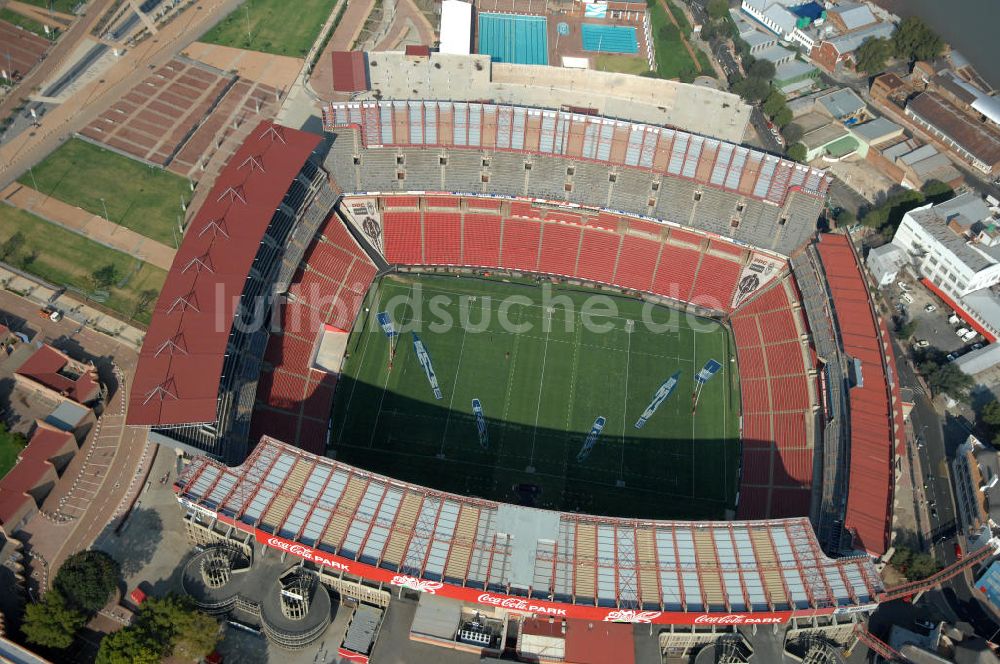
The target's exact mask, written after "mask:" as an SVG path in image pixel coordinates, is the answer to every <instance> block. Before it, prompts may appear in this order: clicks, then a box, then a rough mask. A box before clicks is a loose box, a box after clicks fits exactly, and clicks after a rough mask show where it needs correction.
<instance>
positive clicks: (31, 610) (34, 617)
mask: <svg viewBox="0 0 1000 664" xmlns="http://www.w3.org/2000/svg"><path fill="white" fill-rule="evenodd" d="M85 624H87V616H85V615H84V614H83V613H82V612H80V611H77V610H76V609H73V608H71V607H69V606H68V605H67V603H66V599H65V598H64V597H63V596H62V593H60V592H59V591H58V590H50V591H49V592H48V593H46V595H45V599H43V600H42V601H41V602H35V603H33V604H29V605H28V606H27V607H25V610H24V623H23V624H22V625H21V631H22V632H23V633H24V638H26V639H27V640H28V641H29V642H30V643H34V644H36V645H40V646H45V647H47V648H56V649H58V650H62V649H64V648H68V647H70V646H71V645H72V644H73V637H74V636H75V635H76V633H77V632H78V631H79V630H80V628H81V627H83V626H84V625H85Z"/></svg>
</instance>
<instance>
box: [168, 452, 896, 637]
mask: <svg viewBox="0 0 1000 664" xmlns="http://www.w3.org/2000/svg"><path fill="white" fill-rule="evenodd" d="M175 490H176V492H177V494H178V499H179V501H180V502H181V503H182V504H183V505H185V506H187V507H188V508H190V509H195V510H199V511H201V512H203V513H205V512H208V513H209V514H210V515H211V516H212V517H215V518H218V519H219V520H220V521H222V522H223V523H225V524H227V525H233V526H235V527H236V528H238V529H240V530H243V531H244V532H248V533H252V534H253V535H254V537H255V539H256V541H257V542H258V543H260V544H262V545H267V546H270V547H273V548H277V549H281V550H283V551H286V552H288V553H291V554H293V555H297V556H299V557H302V558H305V559H306V560H310V561H312V562H314V563H316V564H318V565H320V566H326V567H330V568H332V569H333V570H334V571H338V572H344V573H347V574H350V575H354V576H359V577H362V578H365V579H369V580H371V581H374V582H380V583H389V584H394V585H401V586H405V587H409V588H413V589H415V590H421V591H424V592H431V593H433V594H436V595H440V596H445V597H451V598H453V599H462V600H467V601H472V602H478V603H480V604H487V605H495V606H506V607H511V608H523V609H525V610H529V611H531V610H535V611H534V612H539V613H547V614H549V615H558V616H563V617H567V618H585V619H596V620H621V621H626V622H628V621H636V622H664V623H666V622H671V623H677V622H688V623H693V622H695V621H696V620H697V622H698V623H699V624H700V623H712V622H713V621H712V620H711V618H710V616H709V615H706V614H712V613H720V614H723V615H731V614H733V613H739V612H745V614H743V615H745V616H747V615H748V616H754V615H756V616H760V618H761V619H760V620H759V622H768V623H778V622H785V621H786V620H787V619H788V618H789V617H790V616H791V614H792V612H794V614H795V615H796V616H808V615H812V614H828V613H832V612H834V611H836V610H837V609H838V608H839V609H846V608H847V607H858V608H862V607H864V608H867V607H870V606H871V605H872V604H873V603H874V602H875V601H876V598H877V596H878V594H879V593H880V592H881V591H882V585H881V581H880V579H879V577H878V574H877V573H876V571H875V569H874V567H873V566H872V564H871V562H870V561H869V559H868V558H866V557H864V556H857V557H852V558H845V559H840V560H833V559H830V558H827V557H826V556H825V555H824V554H823V553H822V552H821V550H820V548H819V545H818V543H817V541H816V537H815V534H814V532H813V530H812V526H811V525H810V523H809V520H808V519H806V518H799V519H785V520H772V521H743V522H681V521H676V522H668V521H642V520H634V519H618V518H604V517H597V516H584V515H579V514H568V513H559V512H551V511H547V510H540V509H534V508H528V507H517V506H514V505H507V504H503V503H496V502H492V501H486V500H480V499H476V498H470V497H464V496H458V495H454V494H447V493H442V492H439V491H433V490H430V489H426V488H423V487H420V486H415V485H411V484H406V483H403V482H399V481H397V480H393V479H390V478H387V477H385V476H381V475H376V474H374V473H371V472H368V471H365V470H361V469H359V468H355V467H352V466H348V465H346V464H343V463H339V462H336V461H334V460H332V459H328V458H325V457H318V456H315V455H312V454H308V453H306V452H303V451H301V450H298V449H295V448H293V447H291V446H288V445H285V444H284V443H280V442H278V441H276V440H274V439H271V438H268V437H264V438H262V439H261V441H260V443H259V444H258V445H257V447H256V449H255V450H254V452H253V454H252V455H251V456H250V457H249V458H248V459H247V460H246V461H245V462H244V463H243V465H242V466H239V467H234V468H230V467H227V466H225V465H223V464H221V463H218V462H216V461H213V460H211V459H209V458H207V457H204V456H202V457H197V458H195V459H193V460H192V462H191V464H190V465H189V466H188V467H187V469H185V471H184V472H183V473H182V474H181V476H180V477H178V479H177V483H176V484H175ZM699 616H700V619H698V618H699ZM737 617H738V618H739V616H737ZM741 620H742V619H741ZM745 622H755V620H752V619H750V620H745Z"/></svg>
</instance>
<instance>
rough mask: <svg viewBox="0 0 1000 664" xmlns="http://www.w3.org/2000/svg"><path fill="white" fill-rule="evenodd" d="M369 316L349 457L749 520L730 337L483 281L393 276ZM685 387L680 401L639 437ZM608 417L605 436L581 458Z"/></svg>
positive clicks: (648, 510) (592, 503) (526, 500)
mask: <svg viewBox="0 0 1000 664" xmlns="http://www.w3.org/2000/svg"><path fill="white" fill-rule="evenodd" d="M365 306H366V307H367V308H368V312H367V313H363V314H362V317H361V318H360V319H359V321H358V323H357V325H356V326H355V329H354V331H353V332H352V335H351V338H350V341H349V344H348V356H347V358H346V360H345V364H344V369H343V372H342V375H341V378H340V382H339V383H338V385H337V396H336V399H335V402H334V413H333V423H332V439H331V444H332V447H333V450H334V452H335V455H336V458H338V459H340V460H342V461H345V462H347V463H352V464H356V465H359V466H362V467H365V468H368V469H371V470H374V471H377V472H382V473H385V474H387V475H391V476H393V477H397V478H399V479H404V480H408V481H412V482H415V483H419V484H423V485H426V486H431V487H434V488H438V489H442V490H446V491H451V492H454V493H459V494H467V495H478V496H481V497H484V498H490V499H496V500H502V501H507V502H515V503H522V504H530V505H535V506H538V507H545V508H550V509H560V510H579V511H581V512H588V513H598V514H607V515H615V516H631V517H640V518H682V519H710V518H723V517H724V516H725V514H726V510H727V509H733V508H734V503H735V499H736V489H737V472H738V461H739V445H738V427H737V417H738V414H737V408H736V407H735V405H734V404H737V403H738V399H739V395H738V389H739V385H738V377H737V376H736V375H735V371H734V370H733V368H734V367H735V364H733V363H731V362H730V358H731V357H732V355H733V354H732V350H731V345H730V335H729V333H728V331H727V329H726V328H724V327H723V326H721V325H718V324H717V323H715V322H713V321H709V320H706V319H698V318H694V317H690V318H689V317H688V316H687V315H685V314H682V313H680V312H678V311H676V310H673V309H668V308H666V307H654V306H651V305H644V304H643V303H642V302H640V301H638V300H633V299H628V298H621V297H608V296H607V295H604V294H601V295H600V296H597V292H595V291H587V290H583V289H579V288H571V287H569V286H552V285H551V284H549V283H546V284H544V285H543V286H539V285H538V284H537V283H535V282H533V281H532V282H527V281H525V282H518V283H513V282H499V281H491V280H485V279H480V278H474V277H469V276H463V277H461V278H458V277H455V276H440V275H438V276H429V275H414V274H400V275H390V276H387V277H385V278H383V279H382V280H381V281H380V282H376V284H375V285H373V287H372V289H371V290H370V291H369V293H368V296H367V301H366V304H365ZM379 312H385V313H387V314H388V315H389V318H390V319H391V321H392V326H393V328H394V329H395V330H396V331H397V332H400V333H399V334H398V335H397V336H394V337H388V336H387V335H386V333H385V332H384V330H383V328H382V327H381V326H380V324H379V322H378V320H377V318H378V317H377V315H376V314H377V313H379ZM449 321H450V323H451V324H448V323H449ZM644 321H649V323H650V324H647V323H646V322H644ZM411 331H412V332H415V333H416V334H417V335H418V337H419V340H420V341H421V342H422V344H423V346H424V347H425V349H426V354H427V356H428V357H429V358H430V366H431V369H432V371H433V374H434V376H435V377H436V380H437V383H438V385H439V389H440V393H441V397H442V398H441V399H436V398H435V395H434V393H433V390H432V387H431V382H430V380H429V378H428V375H427V373H426V372H425V370H424V368H423V367H422V365H421V362H420V361H419V358H418V353H417V350H416V349H415V343H414V337H413V334H411ZM392 347H394V348H395V353H394V356H393V357H392V359H391V369H390V356H391V355H392V351H391V348H392ZM709 360H717V361H718V362H719V364H721V367H722V368H721V369H720V370H719V371H718V373H717V374H716V375H715V376H714V377H713V378H711V379H709V380H708V381H707V382H706V383H705V384H704V387H703V389H702V391H701V394H700V397H699V400H698V407H697V410H696V412H694V413H692V393H693V390H694V387H695V380H694V377H695V374H696V373H698V372H699V370H701V369H702V368H703V367H704V366H705V364H706V363H707V362H708V361H709ZM676 372H679V379H678V382H677V385H676V388H675V389H674V391H673V392H672V394H671V395H670V396H669V397H668V398H667V399H666V400H665V401H663V402H662V404H661V405H660V406H659V408H658V410H656V411H655V413H653V414H652V416H651V417H649V419H648V421H647V422H646V424H645V426H644V427H643V428H641V429H637V428H635V424H636V421H637V420H638V419H639V418H640V416H641V415H642V414H643V411H644V410H645V409H646V408H647V406H648V405H649V404H650V402H651V401H652V400H653V397H654V394H655V393H656V392H657V389H658V388H660V387H661V386H662V385H663V384H664V382H665V381H667V380H668V379H669V378H671V376H673V375H674V374H675V373H676ZM473 400H478V402H479V404H480V405H481V409H482V413H483V424H484V425H485V432H484V433H485V435H482V436H481V435H480V428H479V423H478V420H477V417H476V415H475V414H474V409H473ZM598 418H604V427H603V430H602V431H601V432H600V433H599V435H597V436H596V439H592V440H591V442H592V443H593V446H592V449H591V450H590V452H589V454H582V455H581V451H582V450H583V449H585V442H586V441H587V439H588V437H590V438H592V437H591V436H590V435H589V434H590V433H591V430H592V427H594V426H595V422H596V421H597V420H598Z"/></svg>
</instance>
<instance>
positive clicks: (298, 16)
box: [201, 0, 337, 58]
mask: <svg viewBox="0 0 1000 664" xmlns="http://www.w3.org/2000/svg"><path fill="white" fill-rule="evenodd" d="M336 4H337V3H336V0H298V1H297V2H288V0H246V1H245V2H244V3H243V4H242V5H240V6H239V7H237V8H236V9H234V10H233V11H232V12H231V13H230V14H229V15H228V16H226V17H225V18H224V19H222V20H221V21H220V22H219V23H218V24H216V26H215V27H214V28H212V29H211V30H209V31H208V32H207V33H205V35H204V36H203V37H202V38H201V41H203V42H207V43H209V44H219V45H220V46H232V47H234V48H244V49H248V50H251V51H262V52H264V53H272V54H274V55H290V56H292V57H293V58H302V57H305V55H306V53H308V52H309V47H311V46H312V45H313V42H314V41H315V40H316V37H317V36H318V35H319V31H320V29H321V28H322V27H323V24H324V23H325V22H326V19H327V18H329V16H330V12H331V11H333V7H334V5H336Z"/></svg>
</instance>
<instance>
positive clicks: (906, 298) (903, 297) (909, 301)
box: [899, 293, 913, 304]
mask: <svg viewBox="0 0 1000 664" xmlns="http://www.w3.org/2000/svg"><path fill="white" fill-rule="evenodd" d="M899 299H900V300H902V301H903V302H906V303H907V304H913V296H912V295H910V294H909V293H903V294H902V295H900V296H899Z"/></svg>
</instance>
